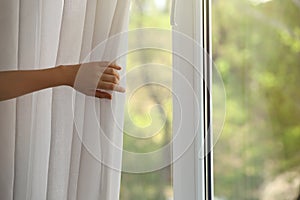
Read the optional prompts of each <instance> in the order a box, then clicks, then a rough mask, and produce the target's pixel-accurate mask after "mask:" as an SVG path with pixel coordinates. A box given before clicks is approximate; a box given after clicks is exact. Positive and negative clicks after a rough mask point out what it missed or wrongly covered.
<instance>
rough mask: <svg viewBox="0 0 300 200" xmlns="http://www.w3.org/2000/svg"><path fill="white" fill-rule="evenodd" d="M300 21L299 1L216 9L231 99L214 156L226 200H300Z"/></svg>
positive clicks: (218, 50)
mask: <svg viewBox="0 0 300 200" xmlns="http://www.w3.org/2000/svg"><path fill="white" fill-rule="evenodd" d="M299 19H300V1H299V0H284V1H280V0H251V1H250V0H226V1H222V0H213V1H212V40H213V60H214V62H215V65H216V66H217V69H218V70H219V72H220V73H221V75H222V77H223V81H224V85H225V89H226V94H227V98H226V107H227V111H226V121H225V124H224V127H223V132H222V134H221V135H220V137H219V139H218V142H217V144H216V146H215V148H214V179H215V180H214V183H215V196H216V199H218V200H235V199H239V200H272V199H285V200H296V199H300V196H299V194H300V156H299V152H300V145H299V144H300V123H299V121H300V103H299V102H300V101H299V99H300V92H299V86H300V79H299V75H300V67H299V63H300V56H299V55H300V20H299ZM214 112H215V114H216V115H218V110H214Z"/></svg>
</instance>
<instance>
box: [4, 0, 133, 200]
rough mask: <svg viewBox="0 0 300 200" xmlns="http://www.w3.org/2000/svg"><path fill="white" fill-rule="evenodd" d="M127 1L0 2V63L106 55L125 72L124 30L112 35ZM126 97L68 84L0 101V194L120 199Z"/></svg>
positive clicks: (38, 63)
mask: <svg viewBox="0 0 300 200" xmlns="http://www.w3.org/2000/svg"><path fill="white" fill-rule="evenodd" d="M129 3H130V2H129V0H122V1H120V0H119V1H118V0H65V1H62V0H27V1H21V0H5V1H1V3H0V11H1V12H0V23H1V24H0V25H1V27H2V29H1V35H0V42H1V47H0V48H1V53H0V70H3V71H4V70H13V69H39V68H48V67H51V66H56V65H66V64H75V63H79V62H88V61H101V60H103V61H104V60H105V61H113V62H117V64H119V65H121V66H122V67H123V69H122V71H121V72H120V73H121V77H124V73H125V57H124V56H121V55H120V54H121V53H124V52H126V48H127V42H126V40H127V37H126V34H122V36H118V37H115V35H118V34H119V33H121V32H125V31H126V30H127V22H128V11H129ZM110 38H113V39H110ZM121 85H123V86H124V85H125V79H124V78H122V79H121ZM124 102H125V95H124V94H120V93H114V94H113V100H112V101H110V100H99V99H95V98H92V97H86V96H84V95H82V94H80V93H78V92H76V91H74V90H73V89H72V88H70V87H65V86H62V87H57V88H53V89H46V90H43V91H39V92H35V93H33V94H28V95H25V96H22V97H19V98H16V99H12V100H9V101H3V102H0V133H1V134H0V137H1V139H0V148H1V151H0V159H1V162H0V167H1V173H0V197H1V199H3V200H6V199H7V200H12V199H14V200H19V199H20V200H21V199H22V200H23V199H28V200H29V199H30V200H31V199H32V200H35V199H36V200H43V199H47V200H51V199H53V200H65V199H70V200H75V199H78V200H81V199H89V200H93V199H95V200H96V199H97V200H98V199H103V200H104V199H105V200H106V199H107V200H117V199H119V190H120V174H121V172H120V170H121V159H122V131H123V130H122V127H123V113H124Z"/></svg>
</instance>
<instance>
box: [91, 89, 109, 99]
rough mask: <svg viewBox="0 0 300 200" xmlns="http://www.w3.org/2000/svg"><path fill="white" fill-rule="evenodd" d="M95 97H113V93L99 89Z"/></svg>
mask: <svg viewBox="0 0 300 200" xmlns="http://www.w3.org/2000/svg"><path fill="white" fill-rule="evenodd" d="M95 97H97V98H100V99H112V95H111V94H109V93H107V92H102V91H99V90H96V92H95Z"/></svg>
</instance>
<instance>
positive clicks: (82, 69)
mask: <svg viewBox="0 0 300 200" xmlns="http://www.w3.org/2000/svg"><path fill="white" fill-rule="evenodd" d="M62 68H63V70H64V71H65V74H66V76H65V77H68V78H67V79H66V80H67V83H66V84H67V85H69V86H71V87H73V88H74V89H76V90H77V91H79V92H81V93H83V94H85V95H88V96H95V97H98V98H106V99H111V98H112V95H111V94H110V93H109V92H108V91H117V92H125V89H124V88H123V87H121V86H119V81H120V75H119V73H118V71H119V70H121V67H120V66H118V65H115V64H112V63H109V62H104V61H102V62H90V63H84V64H78V65H71V66H62Z"/></svg>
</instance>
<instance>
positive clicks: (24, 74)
mask: <svg viewBox="0 0 300 200" xmlns="http://www.w3.org/2000/svg"><path fill="white" fill-rule="evenodd" d="M84 67H92V68H89V69H92V70H95V72H94V73H95V74H99V77H100V78H99V79H98V78H97V77H96V78H97V80H96V82H97V88H96V89H94V90H92V89H89V88H82V87H76V85H75V84H74V82H75V79H76V75H77V73H78V71H79V70H82V69H87V68H84ZM119 70H121V67H120V66H118V65H115V64H110V63H109V62H93V63H86V64H83V65H82V64H77V65H61V66H57V67H54V68H49V69H41V70H17V71H3V72H0V101H4V100H8V99H12V98H16V97H19V96H22V95H25V94H28V93H31V92H35V91H38V90H42V89H46V88H52V87H58V86H70V87H73V88H75V89H76V90H77V91H79V92H81V93H84V94H86V95H88V96H95V97H98V98H105V99H112V95H111V94H110V93H109V91H117V92H125V89H124V88H122V87H121V86H119V80H120V75H119V73H118V71H119ZM89 71H90V70H89ZM99 71H100V72H99ZM91 73H93V71H92V72H90V75H93V74H91ZM88 75H89V74H88ZM91 79H92V78H91ZM94 79H95V77H94ZM84 80H85V81H86V82H89V81H90V82H91V83H87V84H84V85H93V84H92V82H93V83H94V81H95V80H94V81H93V80H90V79H89V78H85V79H84Z"/></svg>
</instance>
